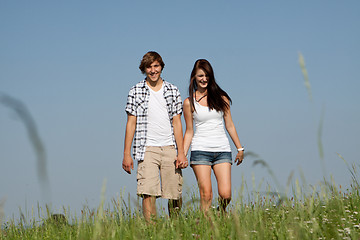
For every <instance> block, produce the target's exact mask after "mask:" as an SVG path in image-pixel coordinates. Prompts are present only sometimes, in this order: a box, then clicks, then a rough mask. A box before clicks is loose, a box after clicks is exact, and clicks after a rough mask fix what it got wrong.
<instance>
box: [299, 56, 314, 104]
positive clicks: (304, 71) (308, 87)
mask: <svg viewBox="0 0 360 240" xmlns="http://www.w3.org/2000/svg"><path fill="white" fill-rule="evenodd" d="M299 64H300V68H301V72H302V74H303V76H304V85H305V87H306V90H307V92H308V95H309V99H310V102H312V93H311V85H310V81H309V76H308V72H307V69H306V66H305V59H304V57H303V55H302V54H301V53H300V52H299Z"/></svg>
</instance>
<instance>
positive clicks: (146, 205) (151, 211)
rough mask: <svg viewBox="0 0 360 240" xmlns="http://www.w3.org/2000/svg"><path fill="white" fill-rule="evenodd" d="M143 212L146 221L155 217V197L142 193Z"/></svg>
mask: <svg viewBox="0 0 360 240" xmlns="http://www.w3.org/2000/svg"><path fill="white" fill-rule="evenodd" d="M142 207H143V214H144V217H145V220H146V221H147V222H151V219H152V218H154V217H156V197H154V196H149V195H144V197H143V201H142Z"/></svg>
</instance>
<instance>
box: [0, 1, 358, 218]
mask: <svg viewBox="0 0 360 240" xmlns="http://www.w3.org/2000/svg"><path fill="white" fill-rule="evenodd" d="M359 12H360V2H359V1H355V0H354V1H351V0H349V1H333V0H326V1H325V0H323V1H308V0H306V1H285V0H284V1H223V2H220V1H178V2H173V1H150V2H149V1H45V0H43V1H38V0H33V1H12V0H2V1H0V36H1V37H0V46H1V51H0V92H1V93H2V94H7V95H10V96H12V97H15V98H17V99H19V100H21V101H22V102H23V103H25V104H26V106H27V107H28V109H29V111H30V112H31V114H32V116H33V118H34V120H35V121H36V124H37V127H38V132H39V135H40V137H41V139H42V141H43V142H44V145H45V147H46V154H47V162H48V164H47V172H48V176H49V184H50V187H51V197H50V199H51V202H52V206H53V209H54V211H57V210H58V209H60V208H61V207H62V206H65V207H70V210H72V211H74V212H75V211H79V210H80V209H81V208H82V206H83V205H84V204H88V205H89V206H90V207H91V208H92V207H96V206H97V205H98V204H99V199H100V192H101V186H102V182H103V179H107V190H106V197H107V199H111V198H113V197H116V196H118V195H119V194H120V193H121V192H123V193H124V194H125V195H126V194H128V193H130V195H131V197H132V198H135V197H136V195H135V192H136V191H135V189H136V175H135V174H132V175H128V174H126V173H125V172H124V171H123V170H122V168H121V163H122V152H123V139H124V127H125V124H126V114H125V111H124V108H125V103H126V97H127V94H128V91H129V89H130V87H131V86H133V85H134V84H136V83H137V82H139V81H140V80H142V79H143V75H141V73H140V71H139V69H138V65H139V62H140V60H141V58H142V56H143V55H144V54H145V53H146V52H147V51H149V50H155V51H157V52H159V53H160V54H161V55H162V57H163V59H164V62H165V64H166V66H165V69H164V71H163V75H162V76H163V78H164V79H166V80H168V81H169V82H172V83H174V84H175V85H177V86H178V87H179V89H180V92H181V94H182V97H183V99H185V98H186V96H187V85H188V81H189V76H190V71H191V69H192V67H193V64H194V62H195V60H196V59H198V58H206V59H208V60H209V61H210V62H211V63H212V65H213V67H214V71H215V77H216V79H217V81H218V83H219V85H220V86H221V87H222V88H223V89H224V90H225V91H227V92H228V94H229V95H230V96H231V98H232V100H233V105H232V114H233V119H234V122H235V124H236V127H237V130H238V133H239V136H240V140H241V141H242V143H243V144H244V145H245V147H246V150H247V151H253V152H255V153H257V154H258V155H259V156H260V157H261V158H262V159H264V160H265V161H266V162H267V163H268V164H269V165H270V167H271V168H272V170H273V171H274V173H275V175H276V176H277V178H278V179H279V182H280V183H281V184H282V185H286V182H287V178H288V176H289V174H290V173H291V171H294V172H295V175H294V178H293V179H294V180H296V179H299V180H300V182H301V177H300V175H301V174H300V173H301V172H302V173H303V174H304V175H305V177H306V179H307V181H308V183H311V184H317V183H318V182H319V181H321V180H322V179H323V176H324V175H323V172H322V167H321V161H320V158H319V153H318V145H317V141H318V140H317V131H318V124H319V122H320V118H321V112H322V109H324V117H323V128H322V138H321V139H322V143H323V149H324V161H325V166H326V177H329V176H330V175H332V176H333V177H334V179H335V182H336V183H337V184H342V185H345V186H346V185H349V183H350V180H351V179H350V173H349V172H348V170H347V168H346V166H345V164H344V163H343V161H342V160H341V159H340V158H339V157H338V156H337V154H336V152H338V153H340V154H341V155H342V156H343V157H344V158H345V159H346V160H347V161H348V162H349V163H356V164H359V162H360V159H359V156H360V154H359V147H360V140H359V135H360V127H359V123H360V108H359V105H360V94H359V93H358V91H359V89H360V71H359V69H360V58H359V56H360V44H359V43H360V14H359ZM299 52H301V53H302V54H303V56H304V58H305V61H306V67H307V71H308V74H309V80H310V83H311V87H312V89H311V90H312V95H313V101H312V102H310V100H309V98H308V93H307V90H306V88H305V86H304V78H303V75H302V72H301V69H300V66H299V63H298V54H299ZM254 160H255V158H251V157H248V158H247V159H245V161H244V163H243V164H242V165H241V166H239V167H238V166H233V177H232V180H233V190H234V191H236V190H239V187H240V184H241V182H242V179H243V178H244V179H245V181H246V182H247V185H248V188H249V190H250V191H251V190H252V189H253V187H252V181H251V179H252V176H254V177H255V179H256V183H260V182H261V181H263V182H264V183H263V185H266V184H270V185H272V186H274V185H273V184H274V183H273V182H274V181H273V179H272V177H271V176H270V175H269V174H268V172H267V171H266V169H265V168H262V167H261V166H259V165H258V166H253V164H252V163H253V161H254ZM184 178H185V187H184V191H185V193H184V197H185V200H186V198H188V197H187V195H186V194H187V192H188V191H190V190H189V189H193V188H195V189H196V182H195V177H194V175H193V172H192V170H191V169H190V168H188V169H186V170H185V171H184ZM1 199H6V202H5V205H4V210H5V217H7V218H8V217H11V216H13V215H15V216H16V215H17V214H18V207H21V208H22V209H24V208H25V206H26V207H27V208H28V210H29V209H30V208H31V206H36V204H37V202H38V201H39V202H40V203H43V202H44V200H43V199H42V194H41V190H40V185H39V181H38V176H37V169H36V155H35V153H34V150H33V148H32V145H31V143H30V142H29V139H28V136H27V133H26V129H25V127H24V125H23V123H22V122H21V121H20V120H19V119H18V117H17V116H16V114H15V113H14V112H13V111H12V110H11V109H9V108H8V107H6V106H4V105H0V200H1ZM60 210H61V209H60Z"/></svg>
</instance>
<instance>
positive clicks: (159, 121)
mask: <svg viewBox="0 0 360 240" xmlns="http://www.w3.org/2000/svg"><path fill="white" fill-rule="evenodd" d="M149 90H150V97H149V105H148V107H149V108H148V129H147V136H146V137H147V138H146V146H169V145H173V141H172V131H171V123H170V119H169V114H168V111H167V108H166V100H165V98H164V84H163V85H162V86H161V89H160V90H159V91H157V92H155V91H154V90H152V89H151V88H149Z"/></svg>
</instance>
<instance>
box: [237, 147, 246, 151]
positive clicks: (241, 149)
mask: <svg viewBox="0 0 360 240" xmlns="http://www.w3.org/2000/svg"><path fill="white" fill-rule="evenodd" d="M237 151H238V152H240V151H245V148H243V147H242V148H238V149H237Z"/></svg>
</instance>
